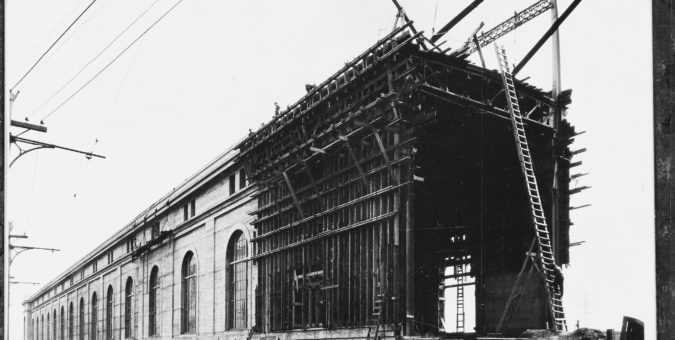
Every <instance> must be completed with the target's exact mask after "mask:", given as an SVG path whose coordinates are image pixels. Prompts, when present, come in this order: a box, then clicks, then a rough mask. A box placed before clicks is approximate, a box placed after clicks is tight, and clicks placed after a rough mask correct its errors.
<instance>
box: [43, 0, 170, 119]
mask: <svg viewBox="0 0 675 340" xmlns="http://www.w3.org/2000/svg"><path fill="white" fill-rule="evenodd" d="M181 2H183V0H178V1H176V3H175V4H173V6H171V8H169V9H168V10H167V11H166V12H164V14H162V16H160V17H159V19H157V20H156V21H155V22H154V23H152V25H150V27H148V28H147V29H146V30H145V31H143V33H141V34H140V35H139V36H138V37H136V39H134V41H132V42H131V44H129V45H128V46H127V47H125V48H124V50H122V52H120V53H119V54H118V55H117V56H116V57H115V58H113V59H112V60H111V61H110V62H109V63H108V64H106V65H105V66H104V67H103V68H102V69H101V70H100V71H98V72H97V73H96V74H95V75H94V76H93V77H91V78H90V79H89V80H87V82H86V83H84V85H82V86H81V87H80V88H79V89H77V90H76V91H75V92H74V93H73V94H72V95H70V97H68V98H66V100H64V101H63V102H62V103H61V104H59V105H58V106H57V107H56V108H54V109H53V110H52V111H50V112H49V113H48V114H46V115H45V116H44V117H43V118H42V120H45V119H47V118H49V116H51V115H52V114H54V112H56V111H58V110H59V109H60V108H61V107H63V105H65V104H66V103H68V102H69V101H70V100H71V99H73V97H75V96H76V95H77V94H78V93H80V91H82V90H83V89H84V88H85V87H87V85H89V84H90V83H91V82H92V81H94V79H96V78H97V77H98V76H99V75H101V73H103V72H104V71H105V70H107V69H108V67H110V65H112V64H113V63H114V62H115V61H117V59H119V58H120V57H121V56H122V55H123V54H124V53H125V52H126V51H128V50H129V49H130V48H131V47H132V46H133V45H134V44H136V43H137V42H138V41H139V40H140V39H141V38H142V37H143V36H145V34H147V33H148V32H149V31H150V30H151V29H152V28H153V27H155V25H157V24H158V23H159V22H160V21H162V19H164V18H165V17H166V16H167V15H168V14H169V13H171V11H173V9H174V8H176V6H178V5H179V4H180V3H181Z"/></svg>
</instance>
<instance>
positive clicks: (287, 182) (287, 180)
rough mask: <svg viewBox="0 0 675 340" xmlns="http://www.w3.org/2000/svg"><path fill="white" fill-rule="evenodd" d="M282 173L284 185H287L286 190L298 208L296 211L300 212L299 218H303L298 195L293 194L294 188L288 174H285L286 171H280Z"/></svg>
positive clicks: (303, 214)
mask: <svg viewBox="0 0 675 340" xmlns="http://www.w3.org/2000/svg"><path fill="white" fill-rule="evenodd" d="M281 173H282V174H283V175H284V180H285V181H286V186H288V192H289V193H290V194H291V197H293V202H294V203H295V207H296V208H298V212H299V213H300V218H305V213H304V212H303V211H302V207H301V206H300V200H298V197H297V196H296V195H295V190H293V185H292V184H291V179H290V178H288V174H286V171H282V172H281Z"/></svg>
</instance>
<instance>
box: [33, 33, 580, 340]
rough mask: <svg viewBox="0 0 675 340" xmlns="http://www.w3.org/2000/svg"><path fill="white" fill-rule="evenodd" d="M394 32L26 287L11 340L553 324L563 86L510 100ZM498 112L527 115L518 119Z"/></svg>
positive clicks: (458, 64)
mask: <svg viewBox="0 0 675 340" xmlns="http://www.w3.org/2000/svg"><path fill="white" fill-rule="evenodd" d="M410 25H411V24H410V23H408V24H405V25H403V26H401V27H399V28H397V29H395V30H394V31H392V32H391V33H390V34H389V35H387V36H386V37H384V38H383V39H381V40H379V41H378V42H377V43H376V44H375V45H373V46H371V47H370V48H369V49H367V50H366V51H365V52H364V53H362V54H361V55H359V56H358V57H357V58H356V59H354V60H352V61H350V62H348V63H346V64H345V66H344V67H343V68H342V69H340V70H339V71H338V72H337V73H335V74H334V75H333V76H331V77H330V78H329V79H327V80H326V81H324V82H323V83H321V84H319V85H316V86H307V94H306V95H305V96H303V97H302V98H301V99H300V100H299V101H298V102H296V103H295V104H293V105H290V106H289V107H288V108H287V109H286V110H284V111H283V112H279V113H278V114H277V115H275V117H274V119H273V120H272V121H271V122H269V123H268V124H266V125H264V126H263V127H261V128H260V129H259V130H258V131H256V132H252V133H250V134H249V136H247V137H246V138H245V139H243V140H242V141H241V142H240V143H238V144H237V145H236V146H235V147H234V148H233V149H232V150H231V151H230V152H227V153H225V154H224V155H222V156H221V157H219V158H218V159H216V160H215V161H214V162H213V163H211V164H209V165H208V166H207V167H205V168H204V169H202V170H200V171H199V172H198V173H197V174H196V175H194V176H193V177H192V178H190V179H189V180H187V181H186V182H185V183H184V184H183V185H181V186H180V187H178V188H177V189H176V190H174V191H173V192H171V193H170V194H168V195H167V196H166V197H164V198H162V199H161V200H159V201H158V202H156V203H155V204H153V205H152V206H150V207H149V208H148V209H147V210H146V211H144V212H143V213H142V214H141V215H139V216H138V217H137V218H136V219H135V220H134V221H133V222H132V223H130V224H129V225H128V226H126V227H125V228H124V229H123V230H122V231H120V232H119V233H118V234H117V235H114V236H113V237H111V238H110V239H109V240H108V241H106V242H105V243H104V244H102V245H101V246H100V247H98V248H97V249H96V250H94V251H93V252H92V253H90V254H89V255H87V256H86V257H85V258H84V259H82V260H81V261H80V262H78V263H77V264H75V265H74V266H73V267H71V269H69V270H68V271H67V272H66V273H64V274H63V275H61V276H59V277H58V278H57V279H56V280H55V281H53V282H52V283H50V284H48V285H47V286H45V287H44V288H43V289H41V290H40V291H39V292H38V293H36V294H35V296H34V297H33V298H31V299H30V300H29V301H27V302H26V320H27V321H26V333H25V334H26V339H27V340H66V339H68V340H121V339H132V338H133V339H145V338H154V337H157V338H183V337H185V338H196V337H199V338H208V339H220V338H228V339H229V338H233V339H243V338H247V339H261V340H271V339H317V338H341V339H357V338H360V339H363V338H369V337H375V338H377V337H380V338H382V337H402V336H421V335H430V336H439V335H442V334H447V333H478V334H488V333H494V332H496V331H499V332H502V333H504V334H518V333H519V332H520V331H522V330H524V329H528V328H547V326H548V327H550V325H552V324H553V323H552V321H554V322H560V320H563V321H562V323H563V324H564V318H562V319H561V317H560V316H561V315H562V314H563V312H562V307H561V306H560V309H556V306H555V305H554V304H553V302H552V301H553V299H552V297H555V294H554V292H552V291H551V288H550V287H548V286H550V284H549V285H547V284H546V278H544V277H543V275H549V276H550V275H551V274H550V273H546V270H548V271H550V270H551V267H552V265H551V263H552V264H553V265H555V263H563V264H564V263H568V262H569V252H568V249H569V227H570V225H571V222H570V220H569V195H570V190H569V181H570V169H571V168H572V167H573V165H572V164H571V163H570V160H571V158H572V153H571V152H570V149H569V145H570V144H571V143H572V142H573V137H574V135H575V131H574V128H573V127H572V126H571V125H570V124H569V123H568V122H567V121H566V120H565V119H562V118H561V117H562V116H561V115H557V114H553V112H559V111H561V110H565V109H566V105H567V104H569V103H570V100H569V96H568V94H569V92H566V94H565V95H564V96H561V97H559V98H556V99H555V100H554V99H553V98H551V95H550V92H545V91H543V90H541V89H538V88H535V87H533V86H531V85H529V84H527V83H525V82H523V81H519V80H516V81H514V82H513V84H512V85H509V87H507V88H508V93H509V95H508V97H507V96H505V85H504V83H503V82H502V75H501V74H500V73H499V72H497V71H495V70H489V69H486V68H484V67H479V66H476V65H473V64H471V63H470V62H468V61H467V60H466V55H464V54H462V53H452V52H447V51H442V50H440V49H439V48H436V49H433V48H429V46H427V44H425V43H424V41H422V39H421V33H418V32H416V31H415V30H414V29H411V27H410ZM509 98H511V99H509ZM508 100H515V101H517V106H518V107H519V108H520V110H522V112H524V113H525V114H524V117H523V118H522V121H520V122H519V123H515V120H512V118H511V114H513V112H512V111H511V112H509V109H508V107H507V104H508V103H507V101H508ZM509 103H510V102H509ZM511 105H513V104H511ZM512 123H513V125H512ZM516 130H517V131H520V132H518V134H517V135H516V132H515V131H516ZM525 133H527V135H525ZM514 137H515V140H514ZM517 143H518V144H517ZM517 145H520V146H519V149H517V148H516V146H517ZM523 145H524V146H523ZM523 148H525V149H523ZM522 150H526V151H527V156H526V157H527V159H528V164H527V169H529V170H527V171H529V172H528V173H527V174H526V175H525V176H524V174H523V172H522V171H521V170H522V169H523V168H524V167H525V166H524V165H523V161H522V158H519V157H523V156H522V154H520V153H521V152H522ZM526 178H527V181H526ZM535 178H536V181H537V182H538V183H539V184H538V186H537V185H536V183H535V184H534V185H535V186H536V187H538V189H536V191H537V193H536V197H535V199H536V202H537V203H536V204H537V205H538V206H540V210H538V211H536V214H535V212H533V208H532V205H531V204H533V203H532V199H530V198H528V197H532V195H533V194H532V190H535V189H533V187H532V185H533V184H532V181H534V180H535ZM528 192H529V194H528ZM528 195H529V196H528ZM533 215H536V216H535V217H536V222H535V223H533ZM546 220H548V221H549V222H550V223H549V224H547V223H546ZM533 224H534V225H533ZM542 240H543V241H542ZM535 241H536V242H535ZM542 242H546V244H545V245H544V246H546V247H548V248H546V249H544V246H542ZM535 244H537V245H538V248H537V249H539V250H534V251H535V252H539V254H540V255H541V256H540V257H539V259H542V258H544V255H543V253H544V251H542V249H544V250H545V252H546V254H547V255H546V258H547V261H548V263H547V264H546V265H544V264H543V260H537V259H536V257H534V256H533V254H534V253H533V249H534V248H533V246H534V245H535ZM529 258H531V259H533V260H532V262H531V263H530V262H528V259H529ZM538 261H539V262H538ZM528 263H530V264H528ZM535 263H538V264H535ZM526 265H527V266H526ZM540 267H541V268H540ZM526 268H528V270H527V271H528V273H527V275H523V272H524V271H525V269H526ZM535 268H536V269H537V272H544V274H543V275H541V276H540V275H537V274H536V272H535V274H532V273H533V272H534V270H533V269H535ZM513 292H517V293H518V294H517V296H516V297H515V299H514V298H513V296H514V295H513ZM558 301H559V300H558ZM556 303H558V302H556ZM505 306H507V307H506V308H505ZM556 327H557V326H556Z"/></svg>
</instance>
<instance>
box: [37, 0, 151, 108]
mask: <svg viewBox="0 0 675 340" xmlns="http://www.w3.org/2000/svg"><path fill="white" fill-rule="evenodd" d="M157 2H159V0H155V1H154V2H153V3H152V4H150V6H149V7H148V8H146V9H145V10H144V11H143V12H142V13H141V14H139V15H138V16H137V17H136V19H134V20H133V21H132V22H131V23H129V25H127V27H125V28H124V29H123V30H122V31H121V32H120V33H119V34H117V36H116V37H115V38H114V39H113V40H112V41H110V43H108V45H106V46H105V47H104V48H103V49H102V50H101V51H100V52H98V54H96V55H95V56H94V57H93V58H91V60H89V62H87V63H86V64H85V65H84V66H82V68H80V70H79V71H77V73H75V74H74V75H73V76H72V77H71V78H70V79H69V80H68V81H67V82H66V83H65V84H63V85H62V86H61V87H60V88H59V89H58V90H57V91H56V92H54V94H52V95H51V96H50V97H49V98H47V100H45V101H44V102H43V103H42V104H40V106H38V107H37V108H36V109H35V110H33V112H31V113H30V114H29V115H28V116H32V115H34V114H35V113H36V112H38V111H40V110H41V109H42V108H43V107H44V106H45V105H47V104H48V103H49V102H50V101H52V99H54V97H56V96H57V95H58V94H59V93H61V91H63V90H64V89H65V88H66V87H67V86H68V85H70V83H71V82H72V81H73V80H75V78H77V77H78V76H79V75H80V74H81V73H82V72H83V71H84V70H85V69H86V68H87V67H89V65H91V64H92V63H93V62H94V61H95V60H96V59H98V58H99V57H100V56H101V55H102V54H103V53H105V51H107V50H108V48H110V46H112V45H113V44H114V43H115V42H117V40H118V39H119V38H120V37H122V35H123V34H124V33H126V32H127V31H128V30H129V28H131V26H133V25H135V24H136V23H137V22H138V20H140V19H141V18H142V17H143V16H145V14H147V13H148V12H149V11H150V10H151V9H152V8H153V7H154V6H155V4H157Z"/></svg>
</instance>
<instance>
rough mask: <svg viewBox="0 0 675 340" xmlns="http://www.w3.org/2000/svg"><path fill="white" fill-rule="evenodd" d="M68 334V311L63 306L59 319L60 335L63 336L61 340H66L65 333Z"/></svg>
mask: <svg viewBox="0 0 675 340" xmlns="http://www.w3.org/2000/svg"><path fill="white" fill-rule="evenodd" d="M65 332H66V311H65V308H63V306H61V318H59V334H60V336H61V340H66V338H65V337H64V335H65V334H64V333H65Z"/></svg>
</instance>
